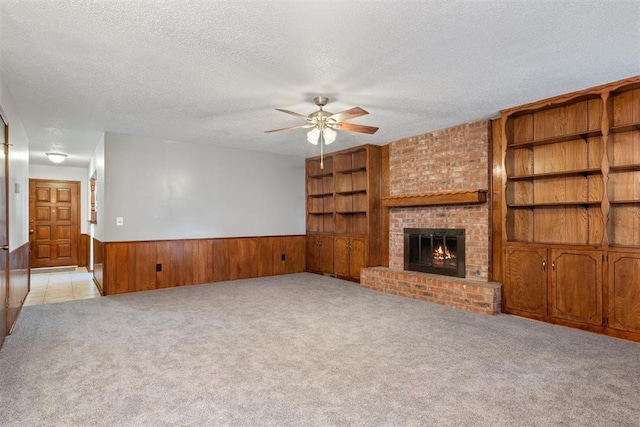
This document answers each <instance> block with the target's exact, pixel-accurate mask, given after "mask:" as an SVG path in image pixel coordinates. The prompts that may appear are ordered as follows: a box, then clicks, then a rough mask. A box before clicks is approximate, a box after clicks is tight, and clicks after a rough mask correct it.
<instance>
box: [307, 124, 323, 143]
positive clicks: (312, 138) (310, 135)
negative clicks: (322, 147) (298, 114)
mask: <svg viewBox="0 0 640 427" xmlns="http://www.w3.org/2000/svg"><path fill="white" fill-rule="evenodd" d="M319 138H320V129H318V128H316V127H314V128H313V129H311V130H310V131H309V132H307V141H309V142H310V143H311V144H313V145H318V139H319Z"/></svg>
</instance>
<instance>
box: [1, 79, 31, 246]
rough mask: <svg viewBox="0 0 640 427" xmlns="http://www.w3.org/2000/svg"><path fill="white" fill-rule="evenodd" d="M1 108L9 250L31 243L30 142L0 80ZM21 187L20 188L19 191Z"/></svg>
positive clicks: (10, 98)
mask: <svg viewBox="0 0 640 427" xmlns="http://www.w3.org/2000/svg"><path fill="white" fill-rule="evenodd" d="M0 107H1V108H2V111H3V113H4V116H5V120H7V121H8V125H9V144H11V146H10V147H9V198H8V204H9V249H10V250H14V249H16V248H19V247H20V246H22V245H24V244H25V243H27V242H28V241H29V231H28V229H29V223H28V222H29V138H27V134H26V132H25V130H24V126H23V124H22V120H20V115H19V114H18V108H17V106H16V105H15V103H14V101H13V98H12V97H11V94H10V93H9V89H8V88H7V86H6V85H5V84H4V81H3V80H2V76H0ZM16 184H18V187H19V188H18V187H16Z"/></svg>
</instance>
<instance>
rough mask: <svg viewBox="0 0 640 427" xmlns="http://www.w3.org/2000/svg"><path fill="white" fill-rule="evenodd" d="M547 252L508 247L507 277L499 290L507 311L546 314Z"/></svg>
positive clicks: (541, 249) (536, 249) (538, 249)
mask: <svg viewBox="0 0 640 427" xmlns="http://www.w3.org/2000/svg"><path fill="white" fill-rule="evenodd" d="M546 264H547V250H546V249H544V248H508V249H507V277H506V280H505V283H504V286H503V288H502V292H503V293H504V301H503V302H504V306H505V309H507V310H517V311H525V312H527V313H533V314H539V315H542V316H544V315H546V314H547V265H546Z"/></svg>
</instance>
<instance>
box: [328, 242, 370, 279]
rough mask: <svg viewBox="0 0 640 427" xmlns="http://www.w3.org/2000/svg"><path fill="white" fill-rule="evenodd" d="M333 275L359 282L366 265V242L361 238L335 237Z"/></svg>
mask: <svg viewBox="0 0 640 427" xmlns="http://www.w3.org/2000/svg"><path fill="white" fill-rule="evenodd" d="M333 247H334V250H335V273H336V275H337V276H338V277H343V278H347V279H351V280H360V270H362V269H363V268H364V267H365V266H366V264H367V255H366V253H367V251H366V247H367V241H366V239H364V238H361V237H348V236H337V237H335V239H334V246H333Z"/></svg>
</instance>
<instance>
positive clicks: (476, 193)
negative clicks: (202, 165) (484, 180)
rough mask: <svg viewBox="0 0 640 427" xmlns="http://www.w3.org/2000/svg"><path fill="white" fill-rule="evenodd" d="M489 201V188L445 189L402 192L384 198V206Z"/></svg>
mask: <svg viewBox="0 0 640 427" xmlns="http://www.w3.org/2000/svg"><path fill="white" fill-rule="evenodd" d="M486 201H487V190H472V191H445V192H440V193H425V194H400V195H396V196H388V197H383V198H382V206H384V207H390V208H394V207H415V206H438V205H468V204H480V203H485V202H486Z"/></svg>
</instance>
